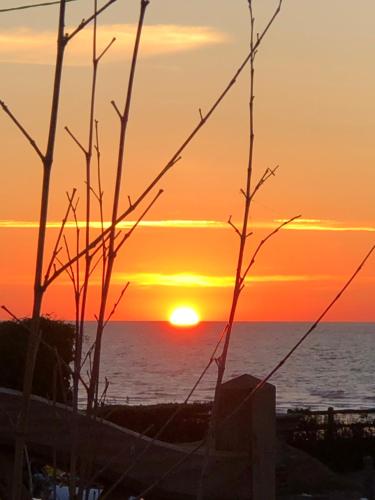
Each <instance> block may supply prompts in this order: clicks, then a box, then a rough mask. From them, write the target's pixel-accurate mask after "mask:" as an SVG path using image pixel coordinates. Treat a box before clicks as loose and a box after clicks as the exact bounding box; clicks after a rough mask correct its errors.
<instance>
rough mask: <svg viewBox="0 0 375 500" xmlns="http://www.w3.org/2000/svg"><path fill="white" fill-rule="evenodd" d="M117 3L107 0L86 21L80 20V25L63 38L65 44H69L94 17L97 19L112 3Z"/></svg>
mask: <svg viewBox="0 0 375 500" xmlns="http://www.w3.org/2000/svg"><path fill="white" fill-rule="evenodd" d="M115 2H117V0H108V2H107V3H105V4H104V5H103V6H102V7H100V9H98V10H97V11H96V12H95V13H94V14H93V15H92V16H90V17H88V18H87V19H82V21H81V24H80V25H79V26H77V28H76V29H75V30H74V31H72V32H71V33H69V34H67V35H66V36H65V39H66V41H67V42H69V41H70V40H71V39H72V38H73V37H75V36H76V35H77V33H79V32H80V31H81V30H83V28H85V27H86V26H87V25H88V24H90V23H91V21H93V20H94V19H95V18H96V17H98V16H99V15H100V14H101V13H102V12H103V11H105V10H106V9H107V8H108V7H109V6H110V5H112V4H113V3H115Z"/></svg>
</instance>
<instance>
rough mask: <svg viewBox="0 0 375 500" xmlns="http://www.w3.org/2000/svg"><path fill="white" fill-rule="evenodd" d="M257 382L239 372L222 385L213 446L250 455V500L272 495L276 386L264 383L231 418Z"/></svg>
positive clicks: (273, 484) (273, 487) (267, 497)
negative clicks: (237, 375)
mask: <svg viewBox="0 0 375 500" xmlns="http://www.w3.org/2000/svg"><path fill="white" fill-rule="evenodd" d="M259 382H260V380H259V379H257V378H255V377H252V376H251V375H247V374H245V375H241V376H240V377H236V378H234V379H231V380H229V381H228V382H225V383H224V384H222V385H221V390H220V396H219V403H218V419H217V429H216V434H215V447H216V449H217V450H218V451H232V452H239V453H241V452H242V453H244V452H246V453H248V454H249V470H250V476H251V481H250V485H251V486H250V488H251V493H250V495H249V498H250V499H251V500H265V499H267V500H274V498H275V448H276V430H275V429H276V410H275V408H276V389H275V387H274V386H273V385H271V384H265V385H264V386H263V387H262V389H260V390H259V391H257V392H256V393H255V394H254V396H253V397H252V398H250V399H249V400H248V401H246V403H245V404H243V406H242V407H241V408H240V409H239V411H238V412H236V413H235V414H234V415H233V416H231V417H230V418H227V417H228V415H230V414H231V413H232V412H233V410H234V409H235V408H237V407H238V405H239V404H240V403H241V402H242V401H243V400H244V399H245V398H246V396H247V395H248V394H249V393H250V391H251V390H252V389H254V387H255V386H256V385H257V384H258V383H259Z"/></svg>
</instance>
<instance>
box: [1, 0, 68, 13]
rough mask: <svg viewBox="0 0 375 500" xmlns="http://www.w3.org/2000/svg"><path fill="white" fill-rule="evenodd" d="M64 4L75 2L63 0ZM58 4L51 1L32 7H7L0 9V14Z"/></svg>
mask: <svg viewBox="0 0 375 500" xmlns="http://www.w3.org/2000/svg"><path fill="white" fill-rule="evenodd" d="M65 1H66V3H69V2H76V1H77V0H65ZM59 3H60V0H58V1H56V0H55V1H53V2H43V3H36V4H33V5H21V6H19V7H8V8H6V9H0V13H2V12H12V11H15V10H25V9H34V8H35V7H48V6H50V5H58V4H59Z"/></svg>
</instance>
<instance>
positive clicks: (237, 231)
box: [228, 215, 241, 238]
mask: <svg viewBox="0 0 375 500" xmlns="http://www.w3.org/2000/svg"><path fill="white" fill-rule="evenodd" d="M228 224H229V225H230V226H231V227H232V228H233V229H234V230H235V232H236V233H237V234H238V236H239V237H240V238H241V233H240V231H239V230H238V228H237V227H236V226H235V225H234V224H233V222H232V216H231V215H230V216H229V219H228Z"/></svg>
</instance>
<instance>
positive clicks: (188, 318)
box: [169, 306, 199, 326]
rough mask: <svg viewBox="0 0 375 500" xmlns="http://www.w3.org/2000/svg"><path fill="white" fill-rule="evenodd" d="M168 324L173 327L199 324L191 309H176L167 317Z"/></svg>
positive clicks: (196, 314) (195, 314)
mask: <svg viewBox="0 0 375 500" xmlns="http://www.w3.org/2000/svg"><path fill="white" fill-rule="evenodd" d="M169 322H170V323H171V324H172V325H175V326H193V325H196V324H198V323H199V315H198V313H197V312H196V311H195V310H194V309H193V308H192V307H187V306H182V307H176V308H175V309H174V310H173V311H172V314H171V315H170V316H169Z"/></svg>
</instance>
